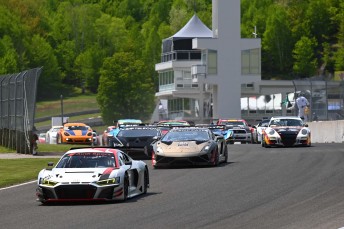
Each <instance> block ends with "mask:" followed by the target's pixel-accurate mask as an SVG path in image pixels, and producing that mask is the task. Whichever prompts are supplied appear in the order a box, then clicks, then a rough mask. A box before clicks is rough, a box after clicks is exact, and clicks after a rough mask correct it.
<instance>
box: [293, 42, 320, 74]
mask: <svg viewBox="0 0 344 229" xmlns="http://www.w3.org/2000/svg"><path fill="white" fill-rule="evenodd" d="M316 45H317V43H316V40H315V39H314V38H312V39H310V38H308V37H301V39H300V40H299V41H298V42H296V44H295V48H294V50H293V57H294V59H295V62H294V66H293V70H294V72H295V73H296V74H297V75H298V76H300V77H301V78H306V77H310V76H313V74H314V73H315V71H316V68H317V60H316V58H315V55H314V47H316Z"/></svg>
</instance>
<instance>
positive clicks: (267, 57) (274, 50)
mask: <svg viewBox="0 0 344 229" xmlns="http://www.w3.org/2000/svg"><path fill="white" fill-rule="evenodd" d="M268 12H269V13H268V15H269V16H268V19H267V22H266V30H265V32H264V35H263V37H264V39H263V40H262V48H263V50H264V56H263V57H262V59H263V60H264V63H265V64H268V66H269V69H268V71H269V72H274V73H286V72H289V71H290V68H291V66H292V49H293V42H292V40H293V39H292V34H291V31H290V27H289V24H288V21H289V20H288V16H287V14H286V11H285V9H284V7H281V6H279V5H274V6H271V8H270V9H269V11H268ZM263 67H264V66H263ZM266 67H267V66H266V65H265V67H264V68H266Z"/></svg>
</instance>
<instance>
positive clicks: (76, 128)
mask: <svg viewBox="0 0 344 229" xmlns="http://www.w3.org/2000/svg"><path fill="white" fill-rule="evenodd" d="M65 129H67V130H88V128H87V126H67V127H65Z"/></svg>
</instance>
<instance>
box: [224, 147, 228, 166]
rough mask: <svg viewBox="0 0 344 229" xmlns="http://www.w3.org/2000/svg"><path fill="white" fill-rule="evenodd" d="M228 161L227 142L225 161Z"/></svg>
mask: <svg viewBox="0 0 344 229" xmlns="http://www.w3.org/2000/svg"><path fill="white" fill-rule="evenodd" d="M227 162H228V147H227V144H226V146H225V161H224V163H227Z"/></svg>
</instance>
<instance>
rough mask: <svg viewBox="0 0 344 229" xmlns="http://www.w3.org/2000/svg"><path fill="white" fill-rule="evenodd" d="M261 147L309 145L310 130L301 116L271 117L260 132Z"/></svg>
mask: <svg viewBox="0 0 344 229" xmlns="http://www.w3.org/2000/svg"><path fill="white" fill-rule="evenodd" d="M262 134H263V135H262V141H261V144H262V147H266V148H268V147H271V146H297V145H300V146H311V131H310V129H309V128H308V125H307V124H305V123H304V122H303V121H302V119H301V118H299V117H294V116H285V117H272V118H271V119H270V122H269V125H268V127H266V129H264V130H263V132H262Z"/></svg>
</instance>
